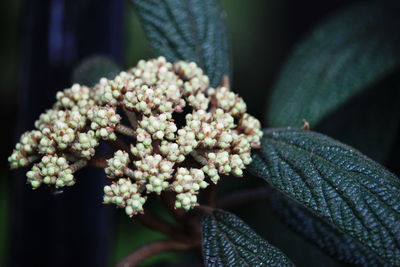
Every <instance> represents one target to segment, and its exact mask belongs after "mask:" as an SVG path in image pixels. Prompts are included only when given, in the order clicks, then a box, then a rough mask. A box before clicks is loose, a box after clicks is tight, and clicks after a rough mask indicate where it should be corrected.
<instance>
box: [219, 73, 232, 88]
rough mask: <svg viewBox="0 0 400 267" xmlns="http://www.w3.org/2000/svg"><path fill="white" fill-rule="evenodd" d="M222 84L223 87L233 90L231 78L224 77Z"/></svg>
mask: <svg viewBox="0 0 400 267" xmlns="http://www.w3.org/2000/svg"><path fill="white" fill-rule="evenodd" d="M221 84H222V86H223V87H226V88H228V89H231V86H230V82H229V77H228V76H227V75H224V76H222V82H221Z"/></svg>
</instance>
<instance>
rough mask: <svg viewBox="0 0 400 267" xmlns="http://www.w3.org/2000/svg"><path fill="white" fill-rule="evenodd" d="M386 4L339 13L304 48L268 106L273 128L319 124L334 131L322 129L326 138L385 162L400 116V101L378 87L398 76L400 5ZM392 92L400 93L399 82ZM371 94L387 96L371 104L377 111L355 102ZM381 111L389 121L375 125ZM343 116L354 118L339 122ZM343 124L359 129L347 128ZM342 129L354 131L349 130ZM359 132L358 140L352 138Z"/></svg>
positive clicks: (284, 73) (292, 59) (280, 80)
mask: <svg viewBox="0 0 400 267" xmlns="http://www.w3.org/2000/svg"><path fill="white" fill-rule="evenodd" d="M382 2H384V1H379V2H378V1H377V2H373V3H371V2H367V3H365V2H361V3H360V4H358V5H356V6H352V7H350V8H347V9H345V10H343V11H341V12H339V13H337V14H336V15H334V16H332V17H331V18H330V19H328V20H327V21H325V22H324V23H323V24H321V25H320V26H319V27H317V29H316V30H314V31H313V32H312V33H311V34H309V35H308V37H306V38H305V40H304V41H303V42H301V43H300V45H299V46H298V47H297V48H296V49H295V50H294V52H293V54H292V55H291V57H290V58H289V61H288V62H287V64H286V65H285V66H284V68H283V71H282V73H281V75H280V76H279V78H278V80H277V83H276V85H275V86H274V88H273V91H272V94H271V97H270V98H269V100H268V112H267V120H268V121H269V123H270V124H271V126H273V127H287V126H300V125H301V124H302V120H303V119H305V120H307V121H308V122H309V123H310V125H311V127H312V128H313V129H317V130H319V124H320V123H322V122H324V126H326V125H328V124H330V125H331V127H330V128H329V129H326V128H324V127H321V128H322V131H323V132H324V133H326V134H329V135H331V136H334V137H335V138H338V139H340V140H342V141H347V140H350V141H353V140H354V141H356V142H355V143H354V144H353V143H351V145H356V146H357V148H359V149H361V150H362V151H363V152H365V153H367V154H368V155H370V156H373V157H374V158H376V159H378V160H381V159H383V157H384V152H386V151H387V150H388V147H390V145H391V141H392V139H393V138H392V135H393V134H394V132H395V130H396V127H397V125H398V122H399V116H397V115H394V114H398V113H399V112H398V107H399V106H400V104H399V103H400V100H399V99H400V97H399V96H398V95H396V96H395V98H394V99H393V93H389V94H388V95H385V94H384V92H380V90H382V89H385V88H380V86H382V84H377V83H380V82H381V81H382V80H384V79H385V78H386V77H387V76H388V75H390V74H393V73H397V74H398V69H399V67H400V50H399V49H398V47H399V46H400V31H399V30H398V29H399V27H400V16H398V14H399V11H400V6H399V4H398V3H396V2H393V3H394V4H393V3H390V4H389V3H387V2H384V3H385V4H383V3H382ZM376 85H378V86H379V87H378V86H376ZM390 86H394V87H395V89H396V91H399V90H398V88H399V82H398V81H397V83H396V84H394V85H393V84H392V85H390ZM371 88H374V89H375V90H376V93H375V96H376V95H379V93H382V95H379V97H380V98H379V102H377V103H372V105H373V107H374V108H372V109H371V108H370V107H371V102H372V101H373V100H371V99H369V102H368V101H365V100H366V99H368V98H365V97H364V98H363V101H361V102H360V101H359V100H354V98H355V97H358V96H360V95H361V93H364V92H365V91H366V89H371ZM349 101H351V102H349ZM355 101H358V102H357V103H358V104H357V105H356V106H352V107H351V110H350V111H349V112H346V111H347V110H346V111H345V110H344V111H343V112H338V113H337V114H336V112H337V111H338V110H341V109H342V108H348V107H349V105H345V104H350V103H352V104H353V103H354V102H355ZM377 109H378V110H379V109H380V110H385V112H386V113H385V115H386V114H388V117H385V118H390V121H388V122H387V123H381V122H382V120H376V118H375V117H376V113H377V112H376V110H377ZM392 112H393V113H392ZM343 113H346V114H349V113H350V115H351V116H349V117H346V116H344V117H343V116H341V117H339V115H343ZM359 114H363V115H362V116H363V117H364V119H363V120H362V122H363V123H364V124H361V123H357V119H358V118H357V117H356V116H355V115H359ZM374 114H375V117H374ZM333 117H334V118H333ZM336 118H337V119H336ZM341 119H347V121H350V120H351V121H352V122H354V123H347V124H346V125H342V124H341V121H340V120H341ZM332 120H334V122H332ZM367 120H369V121H367ZM335 123H338V124H335ZM343 126H347V127H349V128H347V129H346V130H344V129H343ZM382 127H383V128H382ZM393 127H395V129H393ZM328 130H329V131H328ZM337 130H338V131H337ZM354 132H357V140H355V138H352V134H354ZM366 132H367V133H369V134H365V133H366ZM349 136H350V137H349ZM386 137H388V138H386ZM377 139H379V140H381V141H382V143H380V144H377V143H374V141H375V140H377ZM382 146H384V148H385V149H383V150H382V149H381V147H382Z"/></svg>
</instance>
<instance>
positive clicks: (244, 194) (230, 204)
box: [217, 187, 269, 210]
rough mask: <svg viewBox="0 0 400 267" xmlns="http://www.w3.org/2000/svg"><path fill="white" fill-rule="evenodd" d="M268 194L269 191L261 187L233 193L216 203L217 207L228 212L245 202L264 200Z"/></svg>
mask: <svg viewBox="0 0 400 267" xmlns="http://www.w3.org/2000/svg"><path fill="white" fill-rule="evenodd" d="M268 192H269V190H268V189H267V188H263V187H260V188H256V189H247V190H243V191H239V192H235V193H232V194H231V195H228V196H226V197H225V198H223V199H221V200H220V201H218V203H217V207H219V208H222V209H227V210H229V209H232V208H235V207H237V206H240V205H242V204H243V203H246V202H251V201H256V200H260V199H265V198H267V196H268Z"/></svg>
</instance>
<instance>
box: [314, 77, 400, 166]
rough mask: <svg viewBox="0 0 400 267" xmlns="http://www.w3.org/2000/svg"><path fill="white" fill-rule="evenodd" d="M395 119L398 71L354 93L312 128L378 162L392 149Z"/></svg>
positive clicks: (399, 98)
mask: <svg viewBox="0 0 400 267" xmlns="http://www.w3.org/2000/svg"><path fill="white" fill-rule="evenodd" d="M399 122H400V75H399V73H396V74H393V75H391V76H389V77H387V78H385V80H383V81H382V82H379V83H378V84H376V85H374V86H373V87H371V88H367V89H365V90H364V91H363V92H362V93H360V94H357V96H355V97H353V98H351V99H350V100H349V101H347V102H346V103H344V104H343V105H342V106H341V107H340V108H339V109H337V110H335V111H334V112H332V113H330V114H328V115H327V116H326V117H325V118H324V119H323V120H321V121H320V122H319V123H318V124H317V125H316V126H315V127H312V128H313V130H316V131H318V132H321V133H324V134H327V135H329V136H330V137H332V138H335V139H338V140H340V141H341V142H343V143H346V144H349V145H351V146H353V147H355V148H357V149H359V150H360V151H361V152H362V153H364V154H366V155H368V156H369V157H371V158H372V159H374V160H376V161H378V162H381V163H382V162H384V161H385V160H386V158H387V156H388V155H389V154H390V152H392V151H393V144H394V142H395V140H396V135H397V133H398V129H399Z"/></svg>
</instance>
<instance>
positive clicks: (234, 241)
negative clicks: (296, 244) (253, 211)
mask: <svg viewBox="0 0 400 267" xmlns="http://www.w3.org/2000/svg"><path fill="white" fill-rule="evenodd" d="M202 234H203V256H204V261H205V265H206V266H293V264H292V263H291V262H290V260H289V259H288V258H287V257H286V256H285V255H284V254H283V253H282V252H280V251H279V250H278V249H277V248H275V247H273V246H272V245H270V244H269V243H268V242H266V241H265V240H264V239H262V238H261V237H260V236H259V235H257V234H256V233H255V232H253V230H252V229H251V228H250V227H249V226H248V225H247V224H246V223H244V222H243V221H242V220H241V219H239V218H238V217H236V216H235V215H233V214H231V213H228V212H225V211H222V210H214V211H213V212H212V213H211V214H207V215H205V216H204V218H203V220H202Z"/></svg>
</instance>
